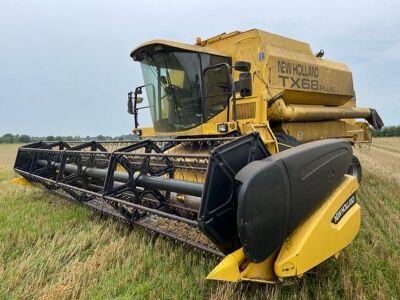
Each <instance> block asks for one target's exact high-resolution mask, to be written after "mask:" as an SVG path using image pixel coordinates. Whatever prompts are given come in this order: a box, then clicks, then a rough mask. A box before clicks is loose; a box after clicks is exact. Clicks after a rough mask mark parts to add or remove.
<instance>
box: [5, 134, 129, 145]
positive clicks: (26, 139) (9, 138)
mask: <svg viewBox="0 0 400 300" xmlns="http://www.w3.org/2000/svg"><path fill="white" fill-rule="evenodd" d="M136 139H137V136H136V135H134V134H125V135H120V136H116V137H112V136H105V135H98V136H85V137H81V136H78V135H76V136H71V135H67V136H53V135H48V136H29V135H26V134H21V135H19V134H11V133H6V134H4V135H3V136H1V137H0V144H1V143H3V144H12V143H21V144H27V143H33V142H38V141H93V140H95V141H124V140H125V141H126V140H136Z"/></svg>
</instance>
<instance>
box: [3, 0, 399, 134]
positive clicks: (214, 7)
mask: <svg viewBox="0 0 400 300" xmlns="http://www.w3.org/2000/svg"><path fill="white" fill-rule="evenodd" d="M251 28H259V29H263V30H266V31H269V32H273V33H276V34H280V35H284V36H288V37H291V38H295V39H299V40H303V41H305V42H308V43H310V44H311V47H312V48H313V50H314V52H317V51H318V50H319V49H321V48H323V49H324V50H325V58H328V59H332V60H338V61H341V62H345V63H346V64H347V65H348V66H349V67H350V69H351V70H352V71H353V78H354V86H355V90H356V94H357V100H358V105H359V106H363V107H374V108H376V109H377V110H378V112H379V113H380V114H381V116H382V118H383V120H384V121H385V123H386V124H387V125H394V124H400V1H395V0H393V1H389V0H382V1H360V0H357V1H349V0H347V1H342V0H338V1H326V2H325V1H322V0H320V1H314V0H310V1H266V0H263V1H250V0H247V1H236V0H235V1H226V0H223V1H216V0H214V1H210V0H202V1H189V0H187V1H176V0H175V1H174V0H170V1H140V2H139V1H99V0H96V1H75V0H70V1H64V0H61V1H48V0H41V1H29V0H25V1H21V0H14V1H4V0H0V135H2V134H4V133H7V132H11V133H19V134H24V133H25V134H30V135H83V136H85V135H98V134H103V135H120V134H127V133H129V132H130V130H131V127H132V124H133V120H132V117H131V116H130V115H128V114H127V113H126V101H127V100H126V98H127V93H128V91H130V90H132V89H134V87H135V86H137V85H139V84H141V83H142V79H141V71H140V67H139V65H138V64H137V63H134V62H133V61H132V60H131V59H130V57H129V53H130V50H131V49H132V48H134V47H135V46H136V45H137V44H139V43H142V42H144V41H147V40H150V39H154V38H164V39H170V40H176V41H181V42H186V43H194V40H195V37H196V36H201V37H203V38H207V37H210V36H213V35H216V34H219V33H222V32H230V31H234V30H242V31H243V30H247V29H251ZM141 124H143V125H144V124H150V120H149V116H142V122H141Z"/></svg>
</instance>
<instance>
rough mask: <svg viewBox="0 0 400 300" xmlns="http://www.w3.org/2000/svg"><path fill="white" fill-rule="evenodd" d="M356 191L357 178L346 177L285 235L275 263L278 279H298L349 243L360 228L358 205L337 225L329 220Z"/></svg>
mask: <svg viewBox="0 0 400 300" xmlns="http://www.w3.org/2000/svg"><path fill="white" fill-rule="evenodd" d="M357 189H358V183H357V179H356V178H355V177H353V176H350V175H346V176H345V180H344V182H343V183H342V184H341V185H340V186H339V187H338V188H337V189H336V190H335V191H334V192H333V193H332V194H331V195H330V196H329V197H328V199H327V200H326V201H325V202H324V203H323V204H322V206H321V207H320V208H319V209H318V210H317V211H315V212H314V213H313V214H312V215H311V216H310V217H309V218H308V219H307V220H306V221H305V222H304V223H303V224H302V225H301V226H299V227H298V228H297V229H296V230H295V231H294V232H293V233H292V234H291V235H290V236H289V238H288V239H287V240H286V242H285V243H284V244H283V246H282V248H281V251H280V253H279V255H278V258H277V259H276V262H275V266H274V269H275V274H276V275H277V276H278V277H281V278H285V277H292V276H300V275H302V274H303V273H304V272H307V271H308V270H310V269H311V268H313V267H315V266H316V265H318V264H320V263H321V262H323V261H324V260H326V259H328V258H330V257H332V256H335V255H336V254H337V253H338V252H339V251H340V250H342V249H343V248H345V247H346V246H347V245H348V244H350V242H351V241H352V240H353V239H354V237H355V236H356V235H357V232H358V231H359V229H360V223H361V211H360V206H359V205H358V204H357V203H356V204H355V205H353V206H352V207H351V208H350V209H349V210H348V211H347V212H346V214H345V215H344V216H343V218H342V219H341V220H340V221H339V223H338V224H333V223H332V222H331V220H332V218H333V216H334V215H335V213H336V212H337V211H338V210H339V208H340V207H341V206H342V205H343V203H344V202H345V201H346V200H347V199H348V198H350V196H351V195H353V194H354V193H355V192H356V191H357Z"/></svg>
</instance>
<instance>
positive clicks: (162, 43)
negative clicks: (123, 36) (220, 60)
mask: <svg viewBox="0 0 400 300" xmlns="http://www.w3.org/2000/svg"><path fill="white" fill-rule="evenodd" d="M163 50H164V51H174V50H177V51H188V52H200V53H207V54H213V55H218V56H225V57H229V55H228V54H227V53H225V52H222V51H219V50H215V49H211V48H208V47H202V46H197V45H189V44H184V43H178V42H173V41H168V40H152V41H149V42H146V43H143V44H141V45H139V46H138V47H136V48H135V49H133V50H132V52H131V57H132V58H133V59H134V60H138V61H140V60H142V57H143V54H145V53H146V54H153V53H155V52H162V51H163Z"/></svg>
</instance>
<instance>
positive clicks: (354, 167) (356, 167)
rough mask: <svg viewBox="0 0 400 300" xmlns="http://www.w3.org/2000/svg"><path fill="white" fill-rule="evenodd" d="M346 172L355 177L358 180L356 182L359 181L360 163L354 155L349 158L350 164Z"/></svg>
mask: <svg viewBox="0 0 400 300" xmlns="http://www.w3.org/2000/svg"><path fill="white" fill-rule="evenodd" d="M347 174H349V175H351V176H354V177H356V178H357V180H358V183H361V179H362V168H361V163H360V160H359V159H358V158H357V156H355V155H353V157H352V159H351V165H350V167H349V170H348V171H347Z"/></svg>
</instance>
